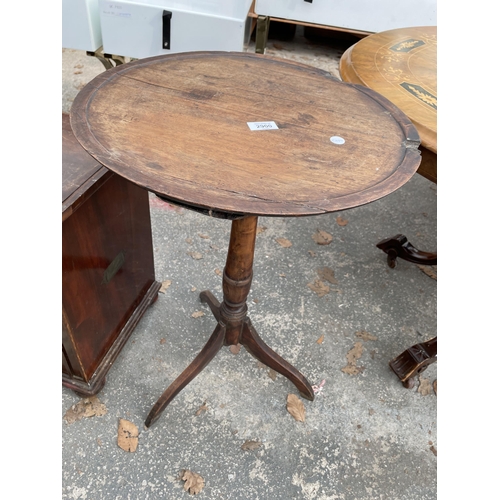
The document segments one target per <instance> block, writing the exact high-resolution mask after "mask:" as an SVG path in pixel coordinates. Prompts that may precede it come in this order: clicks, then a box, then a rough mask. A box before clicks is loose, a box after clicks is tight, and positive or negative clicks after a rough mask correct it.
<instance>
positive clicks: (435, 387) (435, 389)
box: [432, 380, 438, 396]
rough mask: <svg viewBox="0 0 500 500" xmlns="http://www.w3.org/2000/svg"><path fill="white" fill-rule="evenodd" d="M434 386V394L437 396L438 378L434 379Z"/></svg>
mask: <svg viewBox="0 0 500 500" xmlns="http://www.w3.org/2000/svg"><path fill="white" fill-rule="evenodd" d="M432 387H433V389H434V394H435V395H436V396H437V395H438V381H437V380H434V383H433V384H432Z"/></svg>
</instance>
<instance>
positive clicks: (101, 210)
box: [62, 114, 160, 396]
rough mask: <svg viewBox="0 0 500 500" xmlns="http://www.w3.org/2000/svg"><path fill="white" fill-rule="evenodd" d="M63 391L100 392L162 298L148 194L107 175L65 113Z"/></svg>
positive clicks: (86, 393)
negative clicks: (141, 322) (134, 333)
mask: <svg viewBox="0 0 500 500" xmlns="http://www.w3.org/2000/svg"><path fill="white" fill-rule="evenodd" d="M62 130H63V141H62V146H63V154H62V159H63V164H62V167H63V168H62V179H63V222H62V299H63V303H62V313H63V314H62V315H63V318H62V319H63V334H62V348H63V367H62V370H63V385H65V386H66V387H69V388H71V389H73V390H74V391H75V392H77V393H79V394H81V395H85V396H87V395H92V394H96V393H97V392H98V391H99V390H100V389H101V388H102V386H103V384H104V380H105V376H106V374H107V372H108V371H109V369H110V367H111V366H112V363H113V362H114V360H115V359H116V357H117V356H118V354H119V352H120V351H121V349H122V348H123V346H124V344H125V343H126V341H127V340H128V338H129V337H130V335H131V333H132V331H133V329H134V327H135V325H136V324H137V322H138V321H139V320H140V318H141V317H142V315H143V314H144V312H145V311H146V308H147V306H149V305H150V304H151V303H152V302H153V301H154V300H155V299H156V297H157V292H158V290H159V288H160V284H159V283H157V282H156V281H155V275H154V262H153V247H152V236H151V223H150V215H149V198H148V193H147V191H146V190H144V189H142V188H139V187H138V186H136V185H134V184H132V183H130V182H128V181H127V180H125V179H123V178H122V177H120V176H118V175H116V174H114V173H113V172H110V171H109V170H108V169H106V168H105V167H103V166H102V165H100V164H98V163H97V162H96V161H95V159H93V158H92V157H91V156H89V155H88V154H87V153H86V151H85V150H84V149H83V148H82V147H81V146H80V144H79V143H78V141H76V139H75V138H74V136H72V133H71V128H69V117H68V115H64V114H63V127H62Z"/></svg>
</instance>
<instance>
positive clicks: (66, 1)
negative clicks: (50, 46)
mask: <svg viewBox="0 0 500 500" xmlns="http://www.w3.org/2000/svg"><path fill="white" fill-rule="evenodd" d="M101 45H102V36H101V21H100V17H99V0H62V46H63V48H65V49H75V50H86V51H89V52H95V51H96V50H97V49H98V48H99V47H100V46H101Z"/></svg>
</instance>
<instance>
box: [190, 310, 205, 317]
mask: <svg viewBox="0 0 500 500" xmlns="http://www.w3.org/2000/svg"><path fill="white" fill-rule="evenodd" d="M202 316H205V313H204V312H203V311H195V312H194V313H193V314H191V317H192V318H201V317H202Z"/></svg>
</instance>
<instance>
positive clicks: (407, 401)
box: [62, 28, 438, 500]
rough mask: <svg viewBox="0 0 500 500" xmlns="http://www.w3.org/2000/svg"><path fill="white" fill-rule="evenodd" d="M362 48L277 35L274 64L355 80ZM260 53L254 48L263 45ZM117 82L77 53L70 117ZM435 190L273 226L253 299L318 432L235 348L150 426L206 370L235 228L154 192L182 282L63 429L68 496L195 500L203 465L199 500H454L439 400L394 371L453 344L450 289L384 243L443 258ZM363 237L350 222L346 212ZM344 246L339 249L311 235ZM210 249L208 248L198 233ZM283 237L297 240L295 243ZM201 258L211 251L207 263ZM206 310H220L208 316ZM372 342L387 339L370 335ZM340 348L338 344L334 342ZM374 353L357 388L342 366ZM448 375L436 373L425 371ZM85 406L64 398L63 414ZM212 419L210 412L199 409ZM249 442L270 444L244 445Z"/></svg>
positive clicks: (159, 267)
mask: <svg viewBox="0 0 500 500" xmlns="http://www.w3.org/2000/svg"><path fill="white" fill-rule="evenodd" d="M347 46H348V43H347V42H346V41H345V40H343V39H342V38H340V39H338V40H336V39H334V38H333V39H329V40H324V41H322V42H319V41H317V42H315V43H312V42H311V41H310V40H308V39H306V38H305V37H304V36H303V32H302V30H301V29H300V28H299V29H298V31H297V34H296V36H295V37H294V39H293V40H292V41H288V42H285V41H281V40H279V41H277V40H272V39H270V40H269V42H268V50H267V53H268V54H270V55H276V56H279V57H285V58H289V59H293V60H297V61H301V62H304V63H306V64H310V65H313V66H317V67H320V68H322V69H325V70H327V71H330V72H331V73H332V74H333V75H334V76H336V77H339V75H338V60H339V58H340V56H341V54H342V52H343V51H344V50H345V49H346V48H347ZM249 50H252V45H250V47H249ZM102 71H104V67H103V66H102V65H101V63H100V62H99V61H98V60H96V59H94V58H92V57H87V56H86V55H85V54H84V53H82V52H78V51H72V50H63V91H62V97H63V99H62V101H63V102H62V108H63V111H69V108H70V105H71V102H72V100H73V99H74V97H75V95H76V93H77V92H78V91H79V90H80V89H81V88H82V87H83V85H84V84H85V83H86V82H88V81H90V80H91V79H92V78H93V77H94V76H96V75H97V74H99V73H101V72H102ZM436 197H437V190H436V185H435V184H432V183H430V182H429V181H427V180H426V179H424V178H423V177H420V176H418V175H415V176H414V177H413V178H412V179H411V180H410V181H409V182H408V183H407V184H406V185H404V186H403V187H402V188H401V189H399V190H397V191H396V192H394V193H392V194H391V195H389V196H387V197H385V198H383V199H381V200H378V201H376V202H373V203H370V204H368V205H366V206H363V207H358V208H355V209H352V210H346V211H343V212H336V213H332V214H323V215H318V216H311V217H300V218H280V217H261V218H260V219H259V226H260V227H261V228H262V231H261V232H260V233H259V234H258V236H257V243H256V253H255V266H254V278H253V283H252V289H251V291H250V295H249V298H248V306H249V316H250V318H251V320H252V323H253V325H254V326H255V328H256V329H257V331H258V332H259V334H260V335H261V337H262V338H263V340H264V341H266V342H267V343H268V344H269V345H270V346H271V347H272V348H273V349H275V350H276V352H278V353H279V354H280V355H282V356H283V357H284V358H285V359H286V360H288V361H290V362H291V363H292V364H294V365H295V366H296V367H297V368H298V369H299V370H300V371H301V372H302V373H303V374H304V375H305V376H306V377H307V378H308V379H309V381H310V382H311V383H312V384H320V383H321V381H323V380H324V381H325V382H324V385H323V387H322V388H321V391H320V392H319V393H318V394H317V395H316V398H315V401H314V402H310V401H306V400H303V402H304V406H305V409H306V420H305V422H297V421H295V420H294V419H293V418H292V416H291V415H290V414H289V413H288V412H287V410H286V398H287V395H288V394H289V393H293V394H295V393H296V392H297V391H296V389H295V387H294V386H293V385H292V384H291V383H290V382H289V381H288V380H287V379H285V378H284V377H282V376H281V375H278V376H277V377H276V378H275V380H273V379H272V378H271V377H270V376H269V369H268V368H266V367H263V366H262V365H261V364H259V363H258V362H257V361H256V360H255V359H254V358H253V357H252V356H250V355H249V354H248V353H247V352H246V351H245V350H244V349H241V351H240V352H239V353H238V354H232V353H231V352H230V351H229V349H228V348H223V349H222V350H221V351H220V352H219V353H218V354H217V356H216V357H215V358H214V360H213V361H212V362H211V363H210V364H209V365H208V366H207V367H206V368H205V370H203V371H202V372H201V374H200V375H198V377H196V378H195V380H194V381H193V382H191V383H190V384H189V385H188V386H187V387H186V388H185V389H184V390H183V391H181V392H180V393H179V394H178V396H177V397H176V398H175V399H174V400H173V401H172V403H171V404H170V405H169V406H168V407H167V409H166V410H165V411H164V412H163V414H162V416H161V417H160V419H159V420H158V421H157V422H156V424H154V425H153V426H152V427H151V428H150V429H148V430H147V429H145V428H144V426H143V422H144V420H145V418H146V416H147V414H148V412H149V410H150V408H151V406H152V405H153V404H154V403H155V401H156V400H157V398H158V397H159V396H160V395H161V393H162V392H163V390H164V389H165V388H166V387H167V386H168V385H169V383H170V382H172V381H173V379H174V378H175V377H176V376H177V375H178V374H180V372H181V371H182V370H183V369H184V368H185V367H186V366H187V365H188V364H189V363H190V362H191V360H192V359H193V358H194V357H195V356H196V354H197V353H198V351H199V350H200V349H201V347H202V346H203V345H204V343H205V342H206V340H207V339H208V337H209V336H210V334H211V332H212V331H213V329H214V327H215V320H214V319H213V317H212V315H211V314H210V311H209V309H208V307H207V306H206V305H204V304H201V303H200V301H199V297H198V294H199V292H200V291H202V290H205V289H208V290H210V291H212V292H213V293H214V295H215V296H216V297H217V298H218V299H221V297H222V287H221V277H220V275H219V274H218V273H217V270H219V271H220V270H222V269H223V268H224V264H225V256H226V250H227V244H228V241H229V231H230V222H229V221H227V220H220V219H215V218H210V217H206V216H204V215H202V214H199V213H196V212H193V211H190V210H187V209H185V208H179V207H174V206H172V205H169V204H167V203H164V202H163V201H161V200H160V199H158V198H157V197H156V196H154V195H153V194H151V195H150V209H151V220H152V230H153V242H154V257H155V270H156V279H157V280H158V281H165V280H171V281H172V283H171V285H170V287H169V288H168V289H167V290H166V291H165V293H160V294H159V298H158V301H157V302H156V303H155V304H154V305H153V306H152V307H150V308H149V309H148V311H147V312H146V314H145V315H144V317H143V318H142V320H141V321H140V323H139V324H138V326H137V327H136V329H135V330H134V332H133V334H132V336H131V338H130V339H129V341H128V343H127V344H126V345H125V347H124V349H123V351H122V352H121V353H120V355H119V357H118V359H117V360H116V362H115V363H114V365H113V367H112V368H111V370H110V372H109V374H108V377H107V381H106V384H105V386H104V388H103V389H102V390H101V392H100V393H99V394H98V398H99V400H100V401H101V402H102V403H103V404H104V405H105V406H106V407H107V409H108V412H107V413H106V414H105V415H103V416H100V417H91V418H84V419H81V420H79V421H76V422H74V423H72V424H71V425H68V424H66V422H65V421H64V420H63V421H62V447H63V448H62V463H63V468H62V498H63V499H68V500H69V499H71V500H73V499H75V500H76V499H86V500H100V499H113V500H115V499H116V500H118V499H132V500H136V499H141V500H142V499H165V498H167V499H176V500H177V499H182V498H188V497H189V496H190V495H189V493H188V492H186V491H184V489H183V482H182V481H181V480H179V479H178V476H179V472H180V471H181V470H182V469H190V470H192V471H194V472H197V473H198V474H200V475H201V476H202V477H203V478H204V480H205V487H204V488H203V490H202V491H201V493H199V496H200V498H207V499H208V498H210V499H235V500H236V499H246V500H247V499H259V500H267V499H270V500H271V499H272V500H274V499H283V500H285V499H286V500H290V499H306V500H313V499H314V500H333V499H338V500H375V499H377V500H380V499H386V500H431V499H435V498H436V497H437V465H436V463H437V457H436V455H435V450H437V448H438V446H437V435H436V433H437V423H436V421H437V395H436V394H435V393H434V392H433V391H432V392H431V393H430V394H428V395H426V396H423V395H422V394H421V393H420V392H419V391H418V386H419V384H418V383H417V384H416V386H415V388H413V389H405V388H404V387H403V386H402V385H401V383H400V382H399V380H398V379H397V377H396V376H395V374H394V373H393V372H392V371H391V370H390V368H389V366H388V361H389V360H390V359H392V358H393V357H395V356H396V355H398V354H399V353H401V352H402V351H403V350H405V349H406V348H408V347H409V346H411V345H413V344H415V343H417V342H421V341H425V340H428V339H429V338H431V337H434V336H435V335H436V328H437V322H436V312H437V309H436V308H437V304H436V296H437V294H436V285H437V282H436V280H434V279H432V278H431V277H429V276H427V275H426V274H425V273H423V272H422V270H421V269H419V268H418V267H417V266H416V265H414V264H410V263H408V262H405V261H401V260H400V261H398V265H397V267H396V269H390V268H389V267H388V266H387V264H386V259H385V254H383V253H382V252H381V251H380V250H378V249H377V248H376V247H375V245H376V243H377V242H378V241H380V240H381V239H383V238H386V237H388V236H392V235H394V234H398V233H402V234H405V235H406V236H407V237H408V239H409V240H410V241H411V242H412V244H413V245H414V246H416V247H417V248H421V249H425V250H428V251H433V250H435V249H436V227H437V222H436V216H437V210H436ZM339 215H340V216H341V217H342V218H343V219H344V220H346V221H347V224H345V225H343V226H341V225H339V224H338V223H337V217H338V216H339ZM318 229H319V230H323V231H326V232H328V233H329V234H331V235H332V241H331V243H330V244H328V245H318V244H317V243H316V242H315V241H314V240H313V238H312V236H313V235H314V233H315V232H316V231H317V230H318ZM200 234H202V235H204V236H208V238H206V237H205V238H202V237H200V236H199V235H200ZM276 238H286V239H288V240H289V241H290V242H291V243H292V245H291V246H290V247H287V248H285V247H282V246H280V245H279V244H278V243H277V242H276ZM188 252H199V253H200V254H201V255H202V258H201V259H198V260H196V259H193V258H192V257H191V256H190V255H189V254H188ZM321 267H329V268H330V269H331V270H333V272H334V276H335V279H336V281H337V283H336V284H332V283H328V282H325V284H327V285H328V286H330V290H329V293H326V294H325V295H324V296H322V297H320V296H318V295H317V294H316V293H314V291H313V290H311V289H310V288H309V287H308V286H307V285H308V284H309V283H312V282H314V280H316V279H318V271H317V270H318V268H321ZM195 311H203V312H204V313H205V314H204V315H203V316H201V317H199V318H193V317H192V316H191V315H192V313H193V312H195ZM362 330H363V331H366V332H368V333H370V334H371V335H372V336H374V337H376V340H369V339H363V338H361V337H360V336H358V335H356V333H357V332H360V331H362ZM321 336H324V338H323V341H322V342H321V343H318V342H317V341H318V339H319V338H320V337H321ZM163 339H164V340H163ZM356 342H360V343H361V345H362V351H361V356H360V357H359V359H357V361H356V363H357V366H359V367H362V370H361V371H360V372H359V373H358V374H357V375H348V374H346V373H344V372H343V371H342V368H343V367H344V366H346V364H347V359H346V355H347V353H348V352H349V351H350V350H351V349H352V348H353V347H354V345H355V343H356ZM421 378H422V379H428V380H429V381H430V382H431V383H432V382H433V381H434V380H436V379H437V364H434V365H431V366H430V367H429V368H428V369H427V370H426V371H425V372H424V373H423V374H422V375H421ZM79 399H80V398H79V397H78V396H77V395H76V394H75V393H73V392H72V391H70V390H68V389H65V388H63V389H62V415H64V414H65V412H66V411H67V410H68V409H69V408H70V407H71V406H72V405H73V404H75V403H77V402H78V401H79ZM203 404H206V406H207V407H208V409H207V410H206V411H202V412H200V414H199V415H196V413H197V410H198V408H200V406H202V405H203ZM121 418H123V419H127V420H130V421H131V422H133V423H134V424H136V425H137V427H138V428H139V433H140V434H139V445H138V448H137V451H136V452H134V453H127V452H125V451H123V450H122V449H120V448H119V447H118V446H117V428H118V420H119V419H121ZM246 440H256V441H259V442H260V443H261V446H259V447H258V448H257V449H255V450H248V451H245V450H242V449H241V446H242V444H243V443H244V442H245V441H246Z"/></svg>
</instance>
